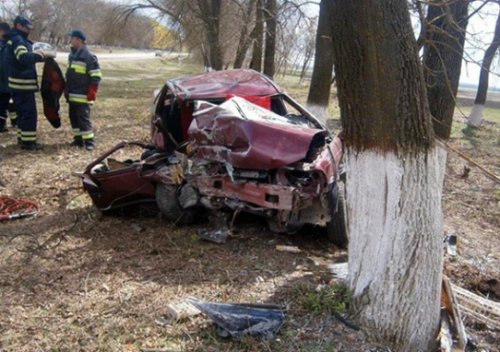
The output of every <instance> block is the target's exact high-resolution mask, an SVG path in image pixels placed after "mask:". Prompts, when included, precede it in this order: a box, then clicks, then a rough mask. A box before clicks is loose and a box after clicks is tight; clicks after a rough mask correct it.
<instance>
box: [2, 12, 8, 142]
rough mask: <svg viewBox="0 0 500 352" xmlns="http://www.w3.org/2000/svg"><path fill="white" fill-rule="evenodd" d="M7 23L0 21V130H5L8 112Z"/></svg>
mask: <svg viewBox="0 0 500 352" xmlns="http://www.w3.org/2000/svg"><path fill="white" fill-rule="evenodd" d="M9 31H10V26H9V24H8V23H5V22H0V132H7V131H8V129H7V116H8V113H9V110H8V107H9V100H10V89H9V82H8V78H9V71H8V68H9V63H8V56H7V54H8V53H7V42H6V40H5V38H4V36H5V35H6V34H7V33H9Z"/></svg>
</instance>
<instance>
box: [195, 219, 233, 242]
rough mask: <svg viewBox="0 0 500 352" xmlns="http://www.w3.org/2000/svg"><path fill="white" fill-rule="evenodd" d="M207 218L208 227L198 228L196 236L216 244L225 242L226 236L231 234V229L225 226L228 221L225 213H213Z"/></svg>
mask: <svg viewBox="0 0 500 352" xmlns="http://www.w3.org/2000/svg"><path fill="white" fill-rule="evenodd" d="M208 219H209V223H210V226H208V229H200V230H198V232H197V234H198V237H200V238H201V239H203V240H205V241H210V242H215V243H218V244H223V243H226V240H227V238H228V237H229V236H230V235H231V230H230V229H229V228H228V226H227V222H228V221H227V217H226V216H225V214H217V213H214V214H211V215H210V216H209V218H208Z"/></svg>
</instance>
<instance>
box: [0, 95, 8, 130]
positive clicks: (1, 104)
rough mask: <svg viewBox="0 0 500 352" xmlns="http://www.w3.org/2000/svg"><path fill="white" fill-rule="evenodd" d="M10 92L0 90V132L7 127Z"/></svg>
mask: <svg viewBox="0 0 500 352" xmlns="http://www.w3.org/2000/svg"><path fill="white" fill-rule="evenodd" d="M9 100H10V93H6V92H0V132H2V131H3V130H5V129H6V127H7V117H8V116H9V111H8V109H9Z"/></svg>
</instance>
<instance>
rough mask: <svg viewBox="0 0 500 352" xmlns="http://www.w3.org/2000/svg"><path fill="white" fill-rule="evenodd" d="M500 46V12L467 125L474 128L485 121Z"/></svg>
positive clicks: (486, 52) (485, 56)
mask: <svg viewBox="0 0 500 352" xmlns="http://www.w3.org/2000/svg"><path fill="white" fill-rule="evenodd" d="M499 46H500V12H499V13H498V17H497V24H496V26H495V35H494V37H493V40H492V41H491V44H490V46H489V47H488V49H486V51H485V53H484V58H483V62H482V63H481V73H480V74H479V85H478V87H477V93H476V100H475V101H474V106H473V107H472V111H471V113H470V116H469V119H468V120H467V124H468V125H469V126H473V127H479V125H480V124H481V122H482V120H483V109H484V104H485V103H486V96H487V94H488V85H489V82H488V80H489V76H490V67H491V62H492V61H493V58H494V57H495V53H496V51H497V49H498V47H499Z"/></svg>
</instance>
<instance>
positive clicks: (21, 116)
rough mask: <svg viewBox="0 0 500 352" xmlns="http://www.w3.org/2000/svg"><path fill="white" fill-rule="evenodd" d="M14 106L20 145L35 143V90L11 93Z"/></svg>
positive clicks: (36, 117)
mask: <svg viewBox="0 0 500 352" xmlns="http://www.w3.org/2000/svg"><path fill="white" fill-rule="evenodd" d="M13 99H14V108H15V110H16V112H17V128H18V129H19V133H20V134H19V135H18V136H19V138H20V142H21V145H25V146H29V145H33V144H36V125H37V119H38V116H37V111H36V100H35V92H20V91H16V92H14V93H13Z"/></svg>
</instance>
